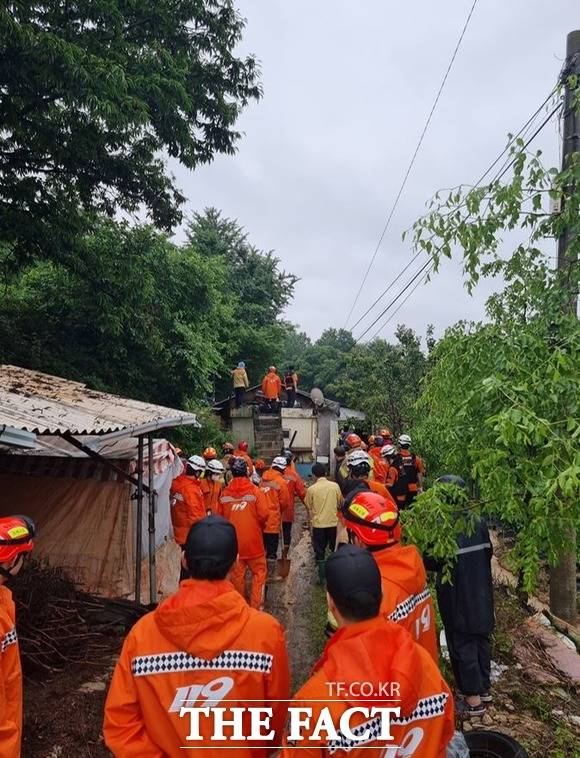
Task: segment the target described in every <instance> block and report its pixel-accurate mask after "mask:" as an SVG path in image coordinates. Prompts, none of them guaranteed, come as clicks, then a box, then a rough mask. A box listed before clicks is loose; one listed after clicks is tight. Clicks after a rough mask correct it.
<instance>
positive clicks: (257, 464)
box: [254, 458, 268, 471]
mask: <svg viewBox="0 0 580 758" xmlns="http://www.w3.org/2000/svg"><path fill="white" fill-rule="evenodd" d="M254 468H255V469H256V471H264V469H267V468H268V464H267V463H266V461H265V460H263V458H258V460H257V461H254Z"/></svg>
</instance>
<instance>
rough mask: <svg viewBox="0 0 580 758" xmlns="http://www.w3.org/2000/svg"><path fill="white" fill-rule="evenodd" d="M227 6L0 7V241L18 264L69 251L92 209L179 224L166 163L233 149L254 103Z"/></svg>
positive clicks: (203, 1)
mask: <svg viewBox="0 0 580 758" xmlns="http://www.w3.org/2000/svg"><path fill="white" fill-rule="evenodd" d="M243 26H244V24H243V21H242V19H241V18H240V16H239V15H238V13H237V11H236V10H235V8H234V6H233V3H232V0H164V1H163V2H160V1H159V0H139V2H126V0H105V1H104V2H93V0H79V1H78V2H74V3H54V2H31V0H20V1H19V2H10V3H4V4H3V5H2V8H1V9H0V61H1V65H0V89H1V91H2V98H1V101H0V239H2V241H3V242H4V243H5V245H6V246H7V248H8V250H9V251H10V253H11V258H10V261H11V263H12V264H13V265H18V264H19V262H20V261H21V260H22V259H27V260H29V259H30V258H31V257H32V256H42V257H52V258H62V257H63V256H65V254H66V253H68V252H71V254H73V255H74V244H75V240H76V238H77V236H78V235H79V234H80V233H81V232H82V231H84V230H86V229H90V228H91V226H92V223H93V222H94V219H95V216H94V214H95V213H96V212H105V213H107V214H109V215H111V216H112V215H113V214H115V213H117V212H118V211H119V210H124V211H127V212H130V213H133V212H135V211H138V210H140V209H143V208H144V209H146V210H147V212H148V213H149V215H150V218H151V219H152V221H153V222H154V223H155V225H156V226H158V227H159V228H163V229H167V230H169V229H171V227H173V226H174V224H175V223H176V222H178V221H179V220H180V211H179V206H180V204H181V203H182V202H183V200H184V198H183V196H182V195H181V193H180V191H179V190H178V189H177V188H176V186H175V183H174V181H173V178H172V177H171V176H170V175H169V174H168V172H167V167H166V163H165V161H164V155H168V156H171V157H173V158H176V159H177V160H179V161H180V162H181V163H182V164H183V165H184V166H186V167H188V168H194V167H195V166H197V165H198V164H199V163H203V162H207V161H210V160H211V159H212V157H213V156H214V155H215V154H216V153H232V152H233V151H234V149H235V145H236V142H237V140H238V138H239V136H240V134H239V133H238V132H237V131H236V129H235V122H236V120H237V117H238V115H239V113H240V110H241V108H242V107H243V106H244V105H245V104H246V103H247V102H248V101H249V100H250V99H253V98H257V97H259V95H260V89H259V85H258V75H259V72H258V68H257V65H256V62H255V60H254V59H253V58H252V57H247V58H239V57H236V55H235V53H234V49H235V47H236V45H237V43H238V42H239V40H240V38H241V33H242V30H243Z"/></svg>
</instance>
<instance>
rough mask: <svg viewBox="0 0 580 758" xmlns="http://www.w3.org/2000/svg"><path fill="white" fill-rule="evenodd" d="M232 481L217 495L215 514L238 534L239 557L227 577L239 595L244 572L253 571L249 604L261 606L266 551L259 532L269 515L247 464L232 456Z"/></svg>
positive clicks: (243, 586)
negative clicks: (223, 519)
mask: <svg viewBox="0 0 580 758" xmlns="http://www.w3.org/2000/svg"><path fill="white" fill-rule="evenodd" d="M231 472H232V477H233V479H232V481H231V482H230V484H228V486H227V487H226V488H225V490H224V491H223V492H222V494H221V497H220V499H219V505H218V511H217V512H218V514H219V515H220V516H223V517H224V518H226V519H227V520H228V521H230V522H231V523H232V524H233V525H234V527H235V529H236V534H237V537H238V559H237V561H236V562H235V563H234V566H233V568H232V570H231V572H230V575H229V580H230V582H231V583H232V584H233V585H234V587H235V588H236V589H237V591H238V592H239V593H240V595H241V596H242V597H245V596H246V572H247V571H249V572H250V573H251V575H252V582H251V591H250V605H251V606H252V608H258V610H262V609H263V607H264V587H265V585H266V571H267V569H266V551H265V550H264V540H263V538H262V532H263V530H264V527H265V526H266V522H267V521H268V516H269V515H270V512H269V509H268V502H267V500H266V496H265V495H264V493H263V492H261V491H260V490H259V489H258V487H256V485H255V484H252V482H251V481H250V479H248V464H247V463H246V461H245V460H244V459H243V458H234V460H233V461H232V465H231Z"/></svg>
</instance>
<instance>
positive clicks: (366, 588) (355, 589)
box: [326, 545, 382, 610]
mask: <svg viewBox="0 0 580 758" xmlns="http://www.w3.org/2000/svg"><path fill="white" fill-rule="evenodd" d="M326 586H327V589H328V593H329V595H330V597H331V598H332V599H333V600H334V602H335V603H336V604H337V606H341V605H345V604H346V605H348V606H350V607H353V606H356V605H358V604H359V603H360V604H361V605H362V606H368V605H369V603H370V604H371V605H373V604H374V603H378V604H379V605H380V602H381V598H382V590H381V574H380V572H379V569H378V566H377V564H376V562H375V559H374V558H373V556H372V555H371V554H370V553H369V552H368V550H364V549H363V548H360V547H356V545H342V546H341V547H340V548H338V550H336V552H334V553H333V554H332V555H331V556H330V558H329V559H328V560H327V561H326ZM377 610H378V609H377Z"/></svg>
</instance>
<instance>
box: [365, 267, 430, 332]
mask: <svg viewBox="0 0 580 758" xmlns="http://www.w3.org/2000/svg"><path fill="white" fill-rule="evenodd" d="M432 270H433V266H430V267H429V269H427V273H426V274H425V276H424V277H423V278H422V279H419V281H418V282H417V283H416V284H415V286H414V287H413V288H412V289H411V290H410V291H409V293H408V294H407V297H406V298H405V299H404V300H403V302H401V303H399V305H397V307H396V308H395V310H394V311H393V312H392V313H391V315H390V316H389V317H388V319H387V320H386V321H384V322H383V323H382V324H381V326H379V328H378V329H377V331H376V332H375V333H374V334H373V336H372V337H371V340H370V341H371V342H372V341H373V340H374V339H376V338H377V337H378V336H379V334H380V333H381V332H382V331H383V329H384V328H385V326H386V325H387V324H388V323H389V322H390V321H392V320H393V319H394V318H395V316H396V315H397V313H398V312H399V311H400V310H401V308H402V307H403V306H404V305H405V303H406V302H407V300H408V299H409V298H410V297H411V295H412V294H413V292H415V290H416V289H417V288H418V287H420V286H421V285H422V284H425V282H426V281H427V279H428V278H429V275H430V273H431V271H432Z"/></svg>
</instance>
